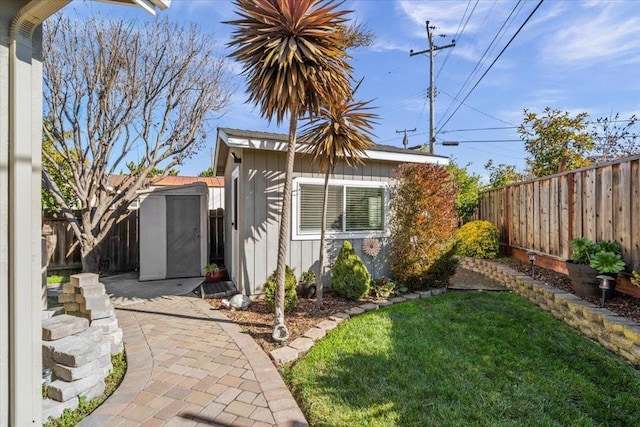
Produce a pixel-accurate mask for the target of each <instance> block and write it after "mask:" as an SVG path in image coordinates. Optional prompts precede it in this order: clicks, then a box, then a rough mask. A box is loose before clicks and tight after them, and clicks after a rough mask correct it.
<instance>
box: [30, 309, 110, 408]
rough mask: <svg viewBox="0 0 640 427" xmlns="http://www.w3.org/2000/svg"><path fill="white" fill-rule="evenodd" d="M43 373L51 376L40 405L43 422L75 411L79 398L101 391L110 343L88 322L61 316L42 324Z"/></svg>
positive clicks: (108, 358)
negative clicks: (67, 410) (66, 412)
mask: <svg viewBox="0 0 640 427" xmlns="http://www.w3.org/2000/svg"><path fill="white" fill-rule="evenodd" d="M42 340H43V342H42V365H43V371H49V372H51V383H49V384H47V385H46V394H47V397H48V398H47V399H45V400H44V401H43V418H44V419H45V420H47V419H48V418H49V417H50V416H52V417H54V418H56V417H59V416H60V415H61V414H62V412H63V411H64V410H65V409H67V408H71V409H73V408H76V407H77V406H78V403H79V398H80V397H84V398H86V399H87V400H91V399H93V398H94V397H96V396H99V395H100V394H102V393H103V392H104V389H105V382H104V379H105V377H106V376H107V375H108V374H109V372H110V371H111V369H113V366H112V365H111V355H110V352H111V351H110V350H111V343H110V342H109V341H108V340H105V338H104V334H103V332H102V329H101V328H99V327H97V326H93V327H90V326H89V320H88V319H86V318H82V317H76V316H70V315H67V314H63V315H60V316H54V317H51V318H49V319H45V320H43V322H42Z"/></svg>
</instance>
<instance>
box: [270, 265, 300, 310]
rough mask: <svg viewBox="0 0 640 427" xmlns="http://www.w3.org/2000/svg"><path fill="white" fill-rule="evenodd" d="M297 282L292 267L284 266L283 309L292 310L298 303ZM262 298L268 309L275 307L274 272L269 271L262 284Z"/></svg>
mask: <svg viewBox="0 0 640 427" xmlns="http://www.w3.org/2000/svg"><path fill="white" fill-rule="evenodd" d="M297 285H298V282H297V280H296V275H295V273H294V272H293V269H292V268H291V267H289V266H288V265H287V266H286V269H285V275H284V311H286V312H289V311H293V309H294V308H296V305H298V293H297V292H296V288H297ZM264 299H265V301H266V302H267V307H269V310H275V308H276V272H275V271H274V272H273V273H271V276H269V277H268V278H267V283H265V284H264Z"/></svg>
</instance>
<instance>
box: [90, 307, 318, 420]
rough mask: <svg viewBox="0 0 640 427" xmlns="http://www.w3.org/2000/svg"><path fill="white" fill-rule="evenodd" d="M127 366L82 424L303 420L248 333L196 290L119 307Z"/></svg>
mask: <svg viewBox="0 0 640 427" xmlns="http://www.w3.org/2000/svg"><path fill="white" fill-rule="evenodd" d="M117 316H118V320H119V322H120V327H121V328H122V330H123V332H124V340H125V349H126V352H127V360H128V364H129V365H128V370H127V374H126V376H125V378H124V381H123V382H122V384H121V385H120V387H119V388H118V390H116V392H115V393H114V394H113V395H112V396H111V397H109V399H108V400H107V401H106V402H105V403H104V404H103V405H102V406H100V407H99V408H98V409H96V411H94V413H92V414H91V415H90V416H89V417H87V418H86V419H84V420H83V421H82V422H81V423H80V424H79V425H80V426H84V427H87V426H91V427H93V426H96V427H97V426H100V427H103V426H161V425H167V426H169V425H171V426H211V425H221V426H267V425H277V426H302V425H306V420H305V418H304V415H303V414H302V412H301V411H300V409H299V408H298V405H297V404H296V402H295V400H294V399H293V397H292V396H291V393H290V392H289V390H288V389H287V387H286V385H285V384H284V382H283V380H282V378H281V377H280V375H279V374H278V372H277V370H276V368H275V367H274V365H273V363H272V362H271V360H269V358H268V356H267V355H266V354H265V353H264V351H263V350H262V349H261V348H260V347H259V346H258V345H257V344H256V343H255V341H253V339H252V338H251V337H250V336H249V335H247V334H243V333H241V332H240V328H239V327H238V326H237V325H236V324H235V323H233V322H231V321H230V320H229V319H228V318H227V317H226V316H224V315H223V314H222V313H220V312H219V311H217V310H211V309H210V306H209V305H208V304H207V303H206V302H204V301H202V300H200V299H197V298H190V297H186V296H172V297H163V298H156V299H154V300H151V301H147V302H144V303H141V304H135V305H130V306H127V307H121V308H118V310H117Z"/></svg>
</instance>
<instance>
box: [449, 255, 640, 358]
mask: <svg viewBox="0 0 640 427" xmlns="http://www.w3.org/2000/svg"><path fill="white" fill-rule="evenodd" d="M460 267H462V268H466V269H468V270H471V271H475V272H476V273H480V274H483V275H485V276H487V277H489V278H491V279H493V280H495V281H497V282H499V283H501V284H503V285H504V286H506V287H507V288H508V289H509V290H511V291H513V292H515V293H517V294H518V295H521V296H523V297H525V298H527V299H528V300H530V301H531V302H533V303H534V304H536V305H537V306H538V307H540V308H542V309H543V310H546V311H549V312H551V314H552V315H553V316H554V317H556V318H557V319H560V320H562V321H564V322H565V323H566V324H568V325H569V326H571V327H573V328H575V329H577V330H579V331H580V332H581V333H582V334H583V335H585V336H586V337H588V338H591V339H592V340H594V341H597V342H598V343H600V345H602V346H603V347H605V348H606V349H608V350H610V351H612V352H614V353H616V354H618V355H620V356H622V357H624V358H625V359H627V360H628V361H629V362H631V363H633V364H634V365H636V366H640V323H637V322H634V321H632V320H630V319H627V318H625V317H622V316H619V315H617V314H616V313H613V312H612V311H610V310H607V309H606V308H600V307H597V306H595V305H594V304H592V303H590V302H588V301H585V300H583V299H582V298H580V297H578V296H576V295H574V294H571V293H568V292H564V291H562V290H560V289H558V288H555V287H553V286H551V285H547V284H546V283H544V282H541V281H539V280H535V279H533V278H531V277H529V276H527V275H524V274H522V273H520V272H519V271H516V270H514V269H512V268H510V267H508V266H506V265H503V264H499V263H496V262H492V261H489V260H486V259H477V258H468V257H461V258H460Z"/></svg>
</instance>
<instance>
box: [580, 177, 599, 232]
mask: <svg viewBox="0 0 640 427" xmlns="http://www.w3.org/2000/svg"><path fill="white" fill-rule="evenodd" d="M596 176H597V174H596V171H595V170H593V169H591V170H588V171H585V173H584V174H583V179H584V182H583V185H582V190H583V199H582V202H583V203H584V207H583V221H585V224H584V225H583V227H582V228H583V230H584V235H583V236H582V237H587V238H589V239H591V240H596V239H597V236H596V229H597V223H596V211H597V208H596V206H597V199H596Z"/></svg>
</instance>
